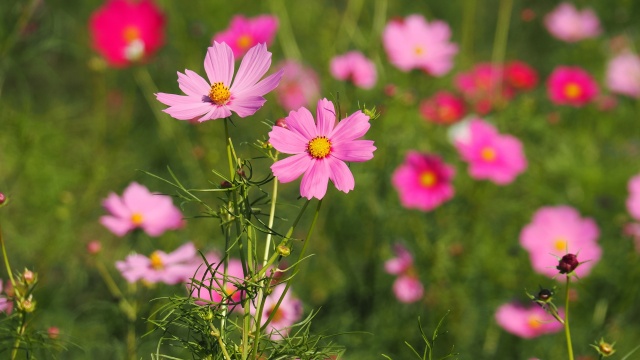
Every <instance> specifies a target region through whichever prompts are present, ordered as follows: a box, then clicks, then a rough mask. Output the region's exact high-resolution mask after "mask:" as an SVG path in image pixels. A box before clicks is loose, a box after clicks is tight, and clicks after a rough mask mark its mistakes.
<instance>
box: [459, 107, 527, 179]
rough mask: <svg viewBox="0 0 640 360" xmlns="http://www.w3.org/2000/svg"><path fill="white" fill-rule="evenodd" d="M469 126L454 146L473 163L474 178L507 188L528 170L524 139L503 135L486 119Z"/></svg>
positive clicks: (464, 158)
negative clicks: (523, 147)
mask: <svg viewBox="0 0 640 360" xmlns="http://www.w3.org/2000/svg"><path fill="white" fill-rule="evenodd" d="M467 126H468V128H467V129H466V133H465V135H464V136H458V137H457V138H455V139H454V145H455V147H456V149H457V150H458V153H460V156H462V159H463V160H464V161H466V162H468V163H469V175H470V176H471V177H472V178H474V179H487V180H490V181H492V182H494V183H496V184H498V185H506V184H509V183H511V182H512V181H513V180H514V179H515V178H516V176H518V175H519V174H520V173H522V172H523V171H524V170H525V169H526V168H527V159H526V158H525V156H524V152H523V149H522V143H521V142H520V140H518V139H517V138H515V137H513V136H511V135H501V134H500V133H498V131H497V130H496V128H494V127H493V126H492V125H491V124H489V123H487V122H485V121H484V120H482V119H472V120H471V121H470V122H469V123H468V125H467Z"/></svg>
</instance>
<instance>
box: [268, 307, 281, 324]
mask: <svg viewBox="0 0 640 360" xmlns="http://www.w3.org/2000/svg"><path fill="white" fill-rule="evenodd" d="M271 313H273V308H271V309H270V310H269V312H268V313H267V315H268V316H271ZM283 317H284V313H283V311H282V310H281V309H280V308H278V310H276V313H275V314H274V315H273V319H271V322H272V323H277V322H278V321H280V320H282V318H283Z"/></svg>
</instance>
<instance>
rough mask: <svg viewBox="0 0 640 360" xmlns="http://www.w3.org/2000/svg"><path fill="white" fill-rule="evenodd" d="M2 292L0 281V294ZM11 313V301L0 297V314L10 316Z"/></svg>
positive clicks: (6, 297) (2, 296)
mask: <svg viewBox="0 0 640 360" xmlns="http://www.w3.org/2000/svg"><path fill="white" fill-rule="evenodd" d="M2 291H3V288H2V279H0V294H2ZM5 293H6V291H5ZM11 311H13V301H11V299H9V297H8V296H6V295H0V312H3V313H5V314H7V315H9V314H11Z"/></svg>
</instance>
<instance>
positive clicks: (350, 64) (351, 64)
mask: <svg viewBox="0 0 640 360" xmlns="http://www.w3.org/2000/svg"><path fill="white" fill-rule="evenodd" d="M329 69H330V71H331V75H332V76H333V77H334V78H336V79H338V80H341V81H346V80H351V81H352V82H353V84H354V85H355V86H357V87H361V88H363V89H371V88H372V87H374V86H375V84H376V79H377V77H378V73H377V72H376V65H375V64H374V63H373V61H371V60H369V59H368V58H367V57H365V56H364V55H363V54H362V53H361V52H359V51H350V52H348V53H346V54H344V55H339V56H336V57H334V58H333V59H331V63H330V65H329Z"/></svg>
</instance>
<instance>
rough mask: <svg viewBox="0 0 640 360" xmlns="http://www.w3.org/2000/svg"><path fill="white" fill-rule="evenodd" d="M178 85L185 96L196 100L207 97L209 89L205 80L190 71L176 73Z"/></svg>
mask: <svg viewBox="0 0 640 360" xmlns="http://www.w3.org/2000/svg"><path fill="white" fill-rule="evenodd" d="M178 85H179V86H180V90H182V91H183V92H184V93H185V94H187V95H189V96H193V97H194V98H196V99H197V98H200V99H202V96H203V95H207V94H208V93H209V89H210V88H211V86H210V85H209V84H208V83H207V81H206V80H205V79H203V78H202V77H201V76H200V75H198V74H196V73H195V72H193V71H191V70H185V73H184V74H182V73H181V72H179V71H178Z"/></svg>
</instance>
